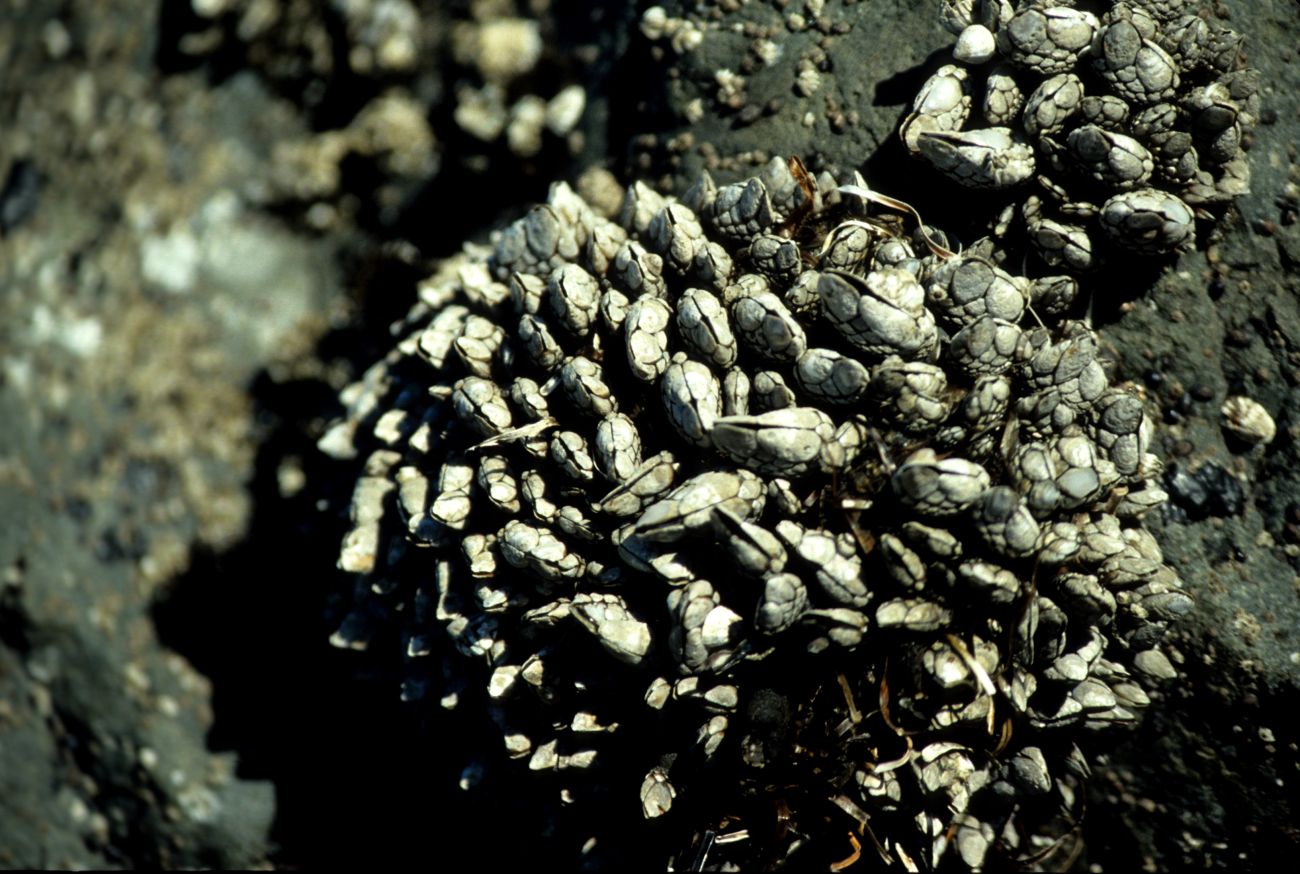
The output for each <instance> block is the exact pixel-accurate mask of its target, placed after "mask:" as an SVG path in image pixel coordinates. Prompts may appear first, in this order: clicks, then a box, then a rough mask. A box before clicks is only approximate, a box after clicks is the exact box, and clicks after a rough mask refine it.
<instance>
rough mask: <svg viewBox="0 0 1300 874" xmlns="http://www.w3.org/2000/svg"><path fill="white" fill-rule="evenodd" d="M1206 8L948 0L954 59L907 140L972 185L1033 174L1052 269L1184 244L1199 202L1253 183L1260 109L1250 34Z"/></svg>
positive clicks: (1032, 220)
mask: <svg viewBox="0 0 1300 874" xmlns="http://www.w3.org/2000/svg"><path fill="white" fill-rule="evenodd" d="M1199 5H1200V4H1199V3H1193V2H1191V0H1134V2H1131V3H1104V4H1091V3H1083V2H1081V3H1078V4H1076V3H1073V2H1070V3H1056V2H1038V3H1033V2H1019V3H1014V2H1011V0H942V2H941V3H940V21H941V22H942V24H943V26H944V27H945V28H947V29H948V30H950V31H951V32H952V33H954V34H957V35H958V41H957V44H956V46H955V47H954V49H953V54H954V56H955V59H956V60H957V61H958V63H956V64H949V65H947V66H944V67H943V68H941V69H940V70H939V71H938V72H937V73H935V74H934V76H932V77H931V78H930V79H929V80H928V81H927V82H926V83H925V85H924V86H923V87H922V89H921V92H920V93H919V94H918V95H917V97H916V100H915V102H914V104H913V111H912V113H911V114H910V115H909V116H908V117H907V119H906V120H905V121H904V123H903V127H902V130H901V136H902V138H903V142H904V145H905V146H906V147H907V148H908V149H909V150H910V151H911V152H912V153H913V154H915V155H917V156H919V157H923V158H925V159H927V160H929V161H930V162H931V163H933V164H934V166H935V167H937V168H938V169H939V170H941V171H942V172H943V173H945V174H946V175H948V176H950V177H952V178H953V179H956V180H957V181H958V182H960V183H962V184H964V185H968V186H972V187H976V188H1009V187H1012V186H1016V185H1020V184H1022V183H1027V182H1030V181H1031V180H1036V181H1037V183H1038V186H1039V188H1040V191H1039V193H1036V194H1030V195H1028V196H1026V197H1025V199H1024V200H1023V203H1022V205H1021V217H1022V219H1023V221H1024V224H1025V227H1026V230H1027V232H1028V236H1029V239H1030V241H1031V242H1032V244H1033V246H1034V247H1035V248H1036V249H1037V251H1038V252H1039V254H1041V255H1042V257H1043V258H1044V260H1046V261H1047V263H1048V264H1049V265H1051V266H1053V267H1061V268H1064V269H1067V270H1071V271H1085V270H1090V269H1092V268H1094V267H1096V266H1097V265H1098V264H1099V262H1100V260H1101V258H1102V255H1103V250H1104V247H1105V246H1106V245H1109V244H1115V245H1118V246H1120V247H1123V248H1125V249H1129V250H1134V251H1137V252H1140V253H1148V254H1155V253H1163V252H1169V251H1173V250H1175V249H1178V248H1183V247H1187V246H1189V245H1191V244H1192V241H1193V238H1194V235H1195V219H1196V217H1197V215H1198V211H1202V210H1205V209H1207V208H1210V209H1213V208H1214V207H1217V206H1222V205H1226V204H1228V203H1231V202H1232V201H1233V200H1234V199H1236V198H1237V197H1240V196H1241V195H1242V194H1245V193H1247V192H1248V191H1249V187H1250V168H1249V166H1248V165H1247V162H1246V156H1245V153H1244V152H1243V149H1242V145H1243V141H1244V139H1245V138H1247V137H1249V135H1250V134H1249V132H1250V130H1251V128H1253V127H1254V125H1255V121H1256V117H1257V115H1258V113H1259V105H1258V104H1259V98H1258V96H1257V94H1256V92H1257V90H1258V87H1259V71H1258V70H1255V69H1248V68H1244V66H1243V65H1242V64H1241V63H1240V57H1241V48H1242V38H1241V37H1240V36H1239V35H1238V34H1236V33H1234V32H1233V31H1231V30H1229V29H1227V28H1225V27H1222V26H1221V25H1219V24H1218V23H1217V22H1215V21H1214V20H1213V19H1212V18H1211V17H1210V16H1209V15H1208V14H1207V13H1208V10H1200V9H1199ZM1103 10H1104V11H1103ZM1198 13H1200V14H1198ZM1201 214H1205V215H1208V214H1209V213H1204V212H1202V213H1201Z"/></svg>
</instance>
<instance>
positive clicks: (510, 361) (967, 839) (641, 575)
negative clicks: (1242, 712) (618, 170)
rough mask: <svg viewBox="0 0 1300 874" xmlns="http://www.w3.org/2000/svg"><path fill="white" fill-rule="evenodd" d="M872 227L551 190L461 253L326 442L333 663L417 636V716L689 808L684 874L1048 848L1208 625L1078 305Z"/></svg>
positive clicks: (978, 262) (580, 779) (774, 173)
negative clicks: (1181, 570) (449, 712)
mask: <svg viewBox="0 0 1300 874" xmlns="http://www.w3.org/2000/svg"><path fill="white" fill-rule="evenodd" d="M873 199H874V200H877V201H879V200H882V199H883V198H880V197H879V196H877V195H873V194H872V193H871V192H869V191H868V190H867V189H866V187H865V183H864V182H863V181H862V180H861V178H860V177H858V178H856V179H854V180H852V181H851V182H849V183H846V184H843V185H837V183H836V181H835V180H834V179H832V178H831V177H830V176H829V175H827V174H823V175H822V176H820V177H819V178H817V179H813V178H812V177H811V176H810V175H809V174H808V173H807V172H806V171H804V170H803V168H802V164H801V163H800V162H799V161H798V160H797V159H792V160H790V161H789V162H786V161H783V160H781V159H774V160H773V161H772V162H771V163H770V164H769V165H767V167H766V168H765V169H764V171H763V173H762V174H761V176H759V177H755V178H750V179H747V180H743V181H740V182H736V183H733V184H730V185H725V186H721V187H719V186H717V185H715V183H714V182H713V180H712V179H711V178H710V177H709V175H708V174H707V173H704V174H701V176H700V178H699V180H698V181H697V182H696V184H695V186H694V187H693V188H692V189H691V190H690V191H688V192H687V193H686V194H685V195H684V196H683V197H681V198H680V199H677V200H674V199H672V198H665V197H663V196H660V195H659V194H656V193H655V192H653V191H652V190H650V189H649V188H647V187H645V186H644V185H642V184H640V183H637V184H635V185H633V186H632V187H631V188H629V189H628V190H627V192H626V194H625V196H624V198H623V202H622V208H621V212H620V213H619V214H618V215H617V216H615V217H612V218H611V217H604V216H601V215H598V214H597V213H596V212H595V211H594V210H593V209H592V207H591V206H589V205H588V204H587V203H586V202H584V201H583V200H582V199H580V198H579V197H578V196H577V195H576V194H574V192H573V191H572V190H571V189H570V188H569V187H568V186H567V185H565V184H563V183H557V184H555V185H553V187H552V188H551V191H550V196H549V198H548V200H547V202H546V203H545V204H542V205H539V206H536V207H534V208H533V209H532V210H531V211H530V212H529V213H528V214H527V215H526V216H525V217H524V218H522V219H520V220H518V221H517V222H515V223H514V224H512V225H510V226H509V227H507V228H506V229H505V230H504V231H502V232H499V234H498V235H497V237H496V239H495V241H494V244H493V246H492V247H490V248H488V247H476V246H473V245H466V247H465V249H464V251H463V253H462V254H460V255H459V256H457V257H455V258H453V259H450V260H449V261H448V262H446V263H445V264H444V265H443V266H442V268H441V269H440V270H439V271H438V272H437V273H436V275H434V276H432V277H431V278H429V279H428V280H426V281H425V282H424V283H423V284H422V285H421V287H420V290H419V301H418V303H416V304H415V305H414V307H413V308H412V309H411V311H410V313H409V315H408V316H407V317H406V318H405V320H404V321H402V322H399V323H398V324H397V325H396V326H395V331H396V332H397V342H396V345H395V347H394V348H393V350H392V351H391V352H390V353H389V354H388V355H387V356H386V357H385V358H384V359H383V360H382V361H380V362H378V363H377V364H375V365H374V366H373V367H372V368H370V370H368V371H367V372H366V374H365V375H364V378H362V379H361V380H360V381H358V382H357V383H355V384H354V385H352V386H351V387H349V388H348V389H347V390H346V391H345V392H344V394H343V400H344V402H345V403H346V405H347V415H346V417H345V418H344V419H342V420H341V421H340V422H338V423H337V424H335V425H334V426H333V427H332V428H331V430H329V431H328V433H327V434H326V435H325V437H324V438H323V439H322V440H321V446H322V448H323V449H325V450H326V451H328V452H330V453H332V454H334V455H336V456H339V457H364V458H365V467H364V473H363V475H362V476H361V477H360V478H359V479H358V481H357V483H356V487H355V492H354V494H353V498H352V505H351V513H352V521H353V526H352V529H351V531H350V532H349V533H348V535H347V537H346V539H345V541H344V543H343V546H342V550H341V554H340V558H339V566H340V567H341V568H342V569H343V570H345V571H348V572H350V573H353V574H356V575H357V577H356V579H357V586H356V590H355V591H356V603H355V606H354V609H353V610H352V612H351V613H350V614H349V615H348V617H347V618H346V619H345V620H344V621H343V623H342V626H341V627H340V628H339V630H338V632H337V634H336V635H335V642H336V643H337V644H339V645H351V646H364V645H365V643H366V642H367V641H368V640H369V639H370V638H371V637H372V635H374V633H375V629H376V626H377V625H381V624H384V623H388V624H390V625H392V624H399V625H400V626H401V628H402V646H403V647H404V651H405V652H404V657H405V660H406V662H407V666H408V673H407V676H406V679H405V681H404V684H403V688H402V694H403V696H404V697H405V698H407V699H408V700H413V701H419V700H426V701H430V702H432V701H438V700H441V702H442V704H443V706H469V705H467V704H466V703H465V702H467V701H471V700H472V701H475V702H477V703H476V704H475V706H480V707H483V708H484V711H485V713H486V716H487V717H488V718H489V719H490V720H491V722H492V724H494V725H495V727H496V728H495V730H497V731H499V732H500V736H501V744H502V747H501V750H502V755H503V758H505V757H509V758H512V759H517V760H519V761H518V762H517V763H516V764H515V766H514V767H515V768H517V772H518V773H519V774H523V773H524V772H525V771H526V770H531V771H534V772H555V773H554V775H552V776H553V778H554V779H555V781H556V785H557V786H562V787H563V792H562V793H560V797H562V798H563V799H564V800H565V802H566V803H568V802H570V801H573V800H574V799H575V798H581V797H584V795H590V794H591V793H597V794H599V793H602V792H604V793H606V794H605V795H602V796H601V797H604V798H608V799H609V800H610V801H609V804H610V805H611V809H614V810H617V809H623V808H626V809H627V810H628V811H629V815H631V816H636V815H637V814H636V813H635V811H636V805H637V803H638V801H639V805H640V815H644V816H645V817H647V818H655V819H658V818H662V821H664V822H670V821H673V820H674V817H676V819H677V821H678V822H680V823H681V824H682V827H683V831H682V843H681V844H680V845H674V846H671V847H668V848H666V849H664V848H658V849H662V850H663V853H664V855H665V856H666V855H667V854H668V853H669V852H674V853H682V854H686V856H687V857H689V858H682V859H680V861H682V862H683V864H685V862H686V861H692V860H693V863H695V864H700V865H703V864H705V863H706V862H707V864H709V865H716V864H721V863H723V862H731V863H733V864H738V865H742V866H760V867H761V866H762V865H766V864H784V863H785V862H786V861H789V862H791V863H795V862H798V861H800V860H803V861H807V862H810V863H814V864H817V865H822V866H823V867H824V865H825V864H827V863H829V862H840V863H842V862H843V861H844V860H845V859H846V858H847V857H850V856H853V857H854V858H856V854H857V853H859V852H867V853H872V854H874V853H876V852H879V853H880V854H882V855H883V856H885V857H886V858H888V859H894V860H899V861H901V862H902V863H903V866H904V867H905V868H906V869H907V870H918V867H922V868H924V867H929V866H933V865H936V864H938V863H939V862H940V861H941V860H944V861H945V862H946V863H948V864H951V865H954V866H961V865H969V866H976V867H978V866H980V865H983V864H985V863H986V862H987V863H991V862H992V861H993V860H994V859H995V858H1010V859H1019V860H1020V861H1024V860H1026V859H1028V858H1030V857H1032V856H1034V855H1035V854H1037V853H1039V852H1040V851H1041V850H1042V849H1043V847H1042V845H1041V844H1040V843H1039V842H1040V841H1045V842H1047V843H1049V844H1050V842H1051V840H1052V838H1051V837H1050V836H1047V837H1044V836H1043V835H1040V834H1035V833H1034V830H1035V829H1037V828H1038V826H1039V825H1040V824H1042V823H1043V822H1047V821H1049V820H1051V819H1052V818H1053V817H1056V816H1060V817H1063V818H1064V819H1062V820H1061V821H1062V822H1065V821H1068V819H1069V817H1071V816H1077V813H1078V787H1079V785H1080V781H1081V779H1082V776H1083V775H1085V774H1086V773H1087V771H1088V761H1087V756H1086V755H1085V753H1083V752H1082V751H1081V748H1088V747H1089V746H1090V745H1092V744H1094V743H1096V741H1097V739H1098V738H1099V737H1101V734H1100V733H1101V732H1104V731H1105V730H1106V729H1108V728H1110V727H1113V726H1117V725H1125V724H1129V723H1133V722H1134V721H1135V720H1136V719H1137V718H1138V717H1139V714H1140V713H1141V712H1142V710H1143V708H1144V707H1145V706H1146V705H1147V704H1148V703H1149V698H1148V694H1147V691H1145V689H1144V687H1147V688H1149V685H1150V684H1152V683H1154V682H1156V681H1158V680H1159V679H1167V678H1169V677H1171V676H1173V674H1174V671H1173V668H1172V666H1171V665H1170V663H1169V661H1168V659H1167V658H1166V657H1165V656H1164V655H1163V654H1162V653H1161V651H1160V649H1159V648H1158V643H1159V641H1160V638H1161V636H1162V634H1163V632H1164V630H1165V628H1166V626H1167V624H1168V623H1169V622H1170V621H1171V620H1173V619H1174V618H1176V617H1177V616H1178V615H1179V614H1180V613H1182V612H1183V611H1185V610H1186V609H1187V608H1188V607H1189V606H1190V604H1191V601H1190V599H1189V598H1188V597H1187V595H1186V594H1184V593H1183V591H1182V590H1181V588H1180V583H1179V580H1178V578H1177V576H1176V575H1175V573H1174V572H1173V571H1172V570H1171V569H1170V568H1169V567H1168V566H1166V565H1165V564H1164V563H1163V561H1162V557H1161V552H1160V549H1159V547H1158V546H1157V544H1156V542H1155V540H1154V539H1153V538H1152V536H1151V535H1150V534H1149V533H1148V532H1147V531H1146V530H1144V528H1143V527H1142V525H1141V522H1140V519H1141V516H1142V515H1143V513H1144V512H1146V511H1147V510H1149V509H1151V508H1152V507H1154V506H1156V505H1158V504H1159V503H1160V502H1161V501H1162V500H1164V497H1165V495H1164V493H1163V492H1162V491H1161V490H1160V488H1159V487H1158V485H1157V484H1156V483H1157V482H1158V478H1159V475H1160V472H1161V471H1160V464H1159V462H1158V461H1157V460H1156V458H1155V457H1154V456H1153V455H1151V454H1149V453H1148V452H1147V446H1148V441H1149V437H1150V433H1151V430H1152V423H1151V421H1150V420H1149V419H1148V417H1147V412H1146V408H1145V406H1144V403H1143V399H1142V397H1141V395H1140V393H1137V392H1135V390H1132V389H1130V388H1128V387H1125V386H1121V385H1113V384H1112V381H1111V379H1110V377H1109V375H1108V373H1107V369H1106V363H1105V361H1104V360H1103V358H1102V357H1099V344H1098V340H1097V337H1096V335H1095V334H1094V333H1093V332H1092V331H1091V330H1090V329H1089V328H1088V327H1087V326H1086V325H1085V324H1083V323H1081V322H1078V321H1070V320H1067V319H1065V318H1064V316H1065V315H1066V314H1067V312H1068V311H1069V309H1070V304H1071V302H1072V301H1073V299H1074V296H1075V293H1076V290H1077V283H1076V281H1075V280H1074V279H1073V278H1071V277H1068V276H1056V277H1046V278H1041V279H1036V280H1032V281H1031V280H1028V279H1025V278H1023V277H1018V276H1013V275H1011V274H1009V273H1007V272H1006V271H1004V270H1003V269H1001V268H999V267H997V266H995V264H994V263H992V262H991V261H990V260H989V259H988V258H987V257H986V254H985V253H986V252H987V246H985V245H982V244H976V245H974V246H971V247H969V248H968V249H967V250H966V251H965V252H963V253H962V254H960V255H954V254H953V253H951V252H949V251H948V250H947V249H946V248H945V247H944V245H943V243H944V239H943V235H942V233H941V232H939V231H937V230H935V229H932V228H927V227H925V226H920V227H917V228H915V229H913V230H912V231H911V232H910V233H907V232H905V225H904V223H903V221H902V220H901V219H899V220H890V219H886V218H881V217H876V216H871V215H869V214H868V208H867V202H868V201H870V200H873ZM452 647H454V649H455V650H456V651H458V653H459V655H457V656H455V657H454V658H451V657H449V658H447V659H445V660H443V661H442V662H441V663H438V657H437V655H436V654H437V653H439V652H444V651H445V652H447V653H451V652H452ZM430 654H435V655H434V657H433V658H430ZM430 661H433V662H435V663H434V664H432V665H430V664H428V663H429V662H430ZM476 694H477V697H475V695H476ZM466 773H467V776H466V780H465V785H470V784H472V783H473V781H474V778H475V773H477V772H476V771H474V769H473V768H471V769H469V770H467V772H466ZM515 779H522V777H516V778H515ZM1068 830H1069V825H1068V823H1067V825H1065V826H1061V831H1063V832H1068ZM661 836H662V833H661ZM869 841H874V842H875V847H874V848H869V849H867V850H862V849H861V847H862V846H863V845H866V846H868V847H870V846H871V845H870V844H869ZM705 857H707V859H706V858H705ZM695 870H699V869H698V868H697V869H695Z"/></svg>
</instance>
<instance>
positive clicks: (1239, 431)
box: [1219, 395, 1277, 446]
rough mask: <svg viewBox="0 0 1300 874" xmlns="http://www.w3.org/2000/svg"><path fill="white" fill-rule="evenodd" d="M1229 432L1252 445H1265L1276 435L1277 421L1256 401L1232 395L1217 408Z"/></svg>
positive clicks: (1225, 428)
mask: <svg viewBox="0 0 1300 874" xmlns="http://www.w3.org/2000/svg"><path fill="white" fill-rule="evenodd" d="M1219 413H1220V414H1221V415H1222V416H1223V427H1224V430H1226V431H1227V432H1228V433H1229V434H1231V435H1233V436H1234V437H1236V438H1237V439H1239V440H1241V441H1242V442H1244V443H1249V444H1250V445H1252V446H1267V445H1268V444H1270V443H1272V442H1273V438H1274V437H1276V436H1277V423H1276V422H1274V421H1273V417H1272V416H1270V415H1269V414H1268V410H1266V409H1264V407H1263V405H1262V404H1260V403H1259V402H1258V401H1253V400H1251V399H1250V398H1247V397H1243V396H1241V395H1233V396H1231V397H1230V398H1228V399H1227V400H1226V401H1224V402H1223V406H1222V407H1221V408H1220V409H1219Z"/></svg>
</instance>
